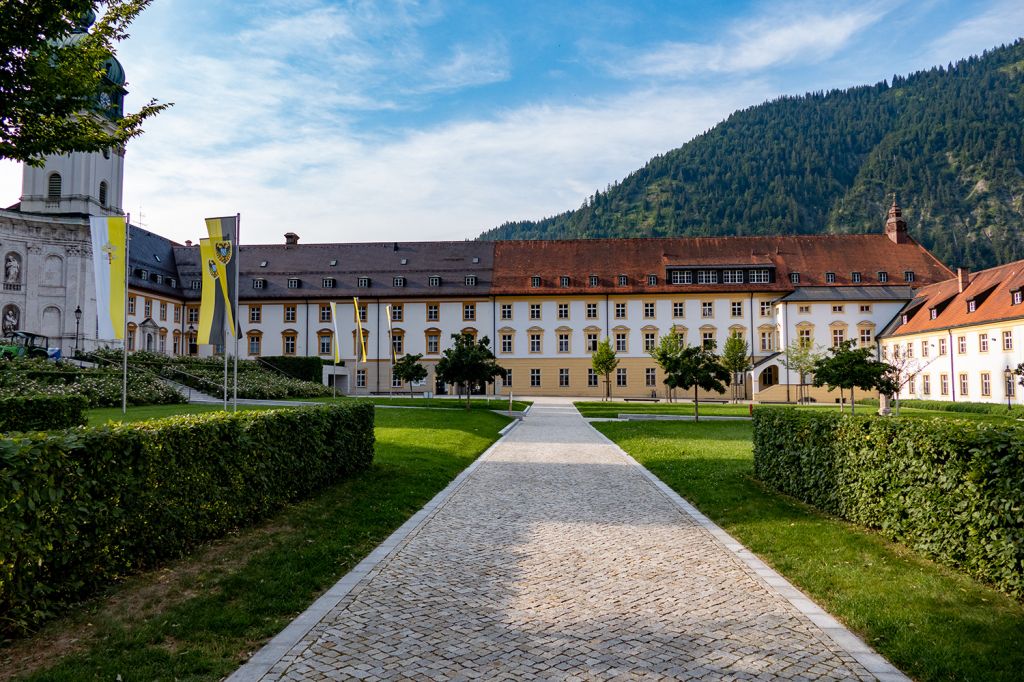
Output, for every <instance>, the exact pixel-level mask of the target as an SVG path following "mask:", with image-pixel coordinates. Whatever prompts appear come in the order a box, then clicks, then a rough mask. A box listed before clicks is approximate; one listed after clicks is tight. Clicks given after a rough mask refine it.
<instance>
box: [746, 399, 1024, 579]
mask: <svg viewBox="0 0 1024 682" xmlns="http://www.w3.org/2000/svg"><path fill="white" fill-rule="evenodd" d="M754 474H755V476H756V477H757V478H759V479H760V480H762V481H764V482H765V483H767V484H768V485H771V486H773V487H774V488H776V489H777V490H780V491H781V492H784V493H786V494H788V495H792V496H793V497H796V498H797V499H800V500H803V501H804V502H807V503H809V504H812V505H814V506H816V507H818V508H819V509H822V510H824V511H826V512H829V513H832V514H835V515H837V516H841V517H843V518H845V519H848V520H850V521H853V522H855V523H859V524H862V525H864V526H867V527H869V528H875V529H878V530H879V531H880V532H881V533H882V534H883V535H885V536H886V537H888V538H890V539H892V540H896V541H898V542H901V543H903V544H906V545H907V546H909V547H911V548H913V549H915V550H917V551H919V552H921V553H923V554H925V555H927V556H929V557H932V558H934V559H936V560H938V561H941V562H943V563H946V564H949V565H951V566H955V567H958V568H961V569H963V570H965V571H966V572H968V573H970V574H971V575H973V576H975V577H977V578H979V579H981V580H985V581H987V582H991V583H993V584H995V585H996V586H998V587H999V588H1000V589H1002V590H1004V591H1005V592H1007V593H1008V594H1010V595H1013V596H1014V597H1016V598H1018V599H1020V598H1022V597H1024V427H1021V426H1012V427H1003V426H997V425H993V424H988V423H984V422H973V421H966V420H952V419H929V420H921V419H892V418H889V419H885V418H877V417H849V416H842V415H839V414H835V413H824V414H819V413H812V412H798V411H796V410H793V409H777V408H776V409H760V410H755V411H754Z"/></svg>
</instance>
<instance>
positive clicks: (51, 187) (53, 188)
mask: <svg viewBox="0 0 1024 682" xmlns="http://www.w3.org/2000/svg"><path fill="white" fill-rule="evenodd" d="M61 191H62V188H61V178H60V173H50V178H49V180H48V182H47V184H46V200H47V201H60V195H61Z"/></svg>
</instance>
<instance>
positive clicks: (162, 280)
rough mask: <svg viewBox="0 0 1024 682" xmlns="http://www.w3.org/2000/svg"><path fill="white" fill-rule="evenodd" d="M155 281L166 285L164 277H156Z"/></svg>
mask: <svg viewBox="0 0 1024 682" xmlns="http://www.w3.org/2000/svg"><path fill="white" fill-rule="evenodd" d="M154 279H155V280H156V283H157V284H163V283H164V276H163V275H155V276H154Z"/></svg>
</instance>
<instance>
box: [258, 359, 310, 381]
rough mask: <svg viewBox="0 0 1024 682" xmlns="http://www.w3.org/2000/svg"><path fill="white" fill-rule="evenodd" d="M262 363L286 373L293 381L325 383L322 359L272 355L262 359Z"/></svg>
mask: <svg viewBox="0 0 1024 682" xmlns="http://www.w3.org/2000/svg"><path fill="white" fill-rule="evenodd" d="M260 361H261V362H264V363H266V364H268V365H270V366H271V367H273V368H274V369H276V370H279V371H281V372H284V373H285V374H287V375H288V376H290V377H292V378H293V379H298V380H299V381H312V382H313V383H315V384H322V383H324V361H323V359H322V358H311V357H305V356H300V355H271V356H269V357H265V358H260Z"/></svg>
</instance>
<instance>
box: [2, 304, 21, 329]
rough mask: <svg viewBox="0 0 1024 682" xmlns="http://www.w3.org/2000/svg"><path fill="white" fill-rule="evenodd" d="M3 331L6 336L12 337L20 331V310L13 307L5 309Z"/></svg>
mask: <svg viewBox="0 0 1024 682" xmlns="http://www.w3.org/2000/svg"><path fill="white" fill-rule="evenodd" d="M3 330H4V336H10V335H11V334H13V333H14V332H16V331H18V309H17V308H16V307H14V306H13V305H9V306H7V307H6V308H5V309H4V319H3Z"/></svg>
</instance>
